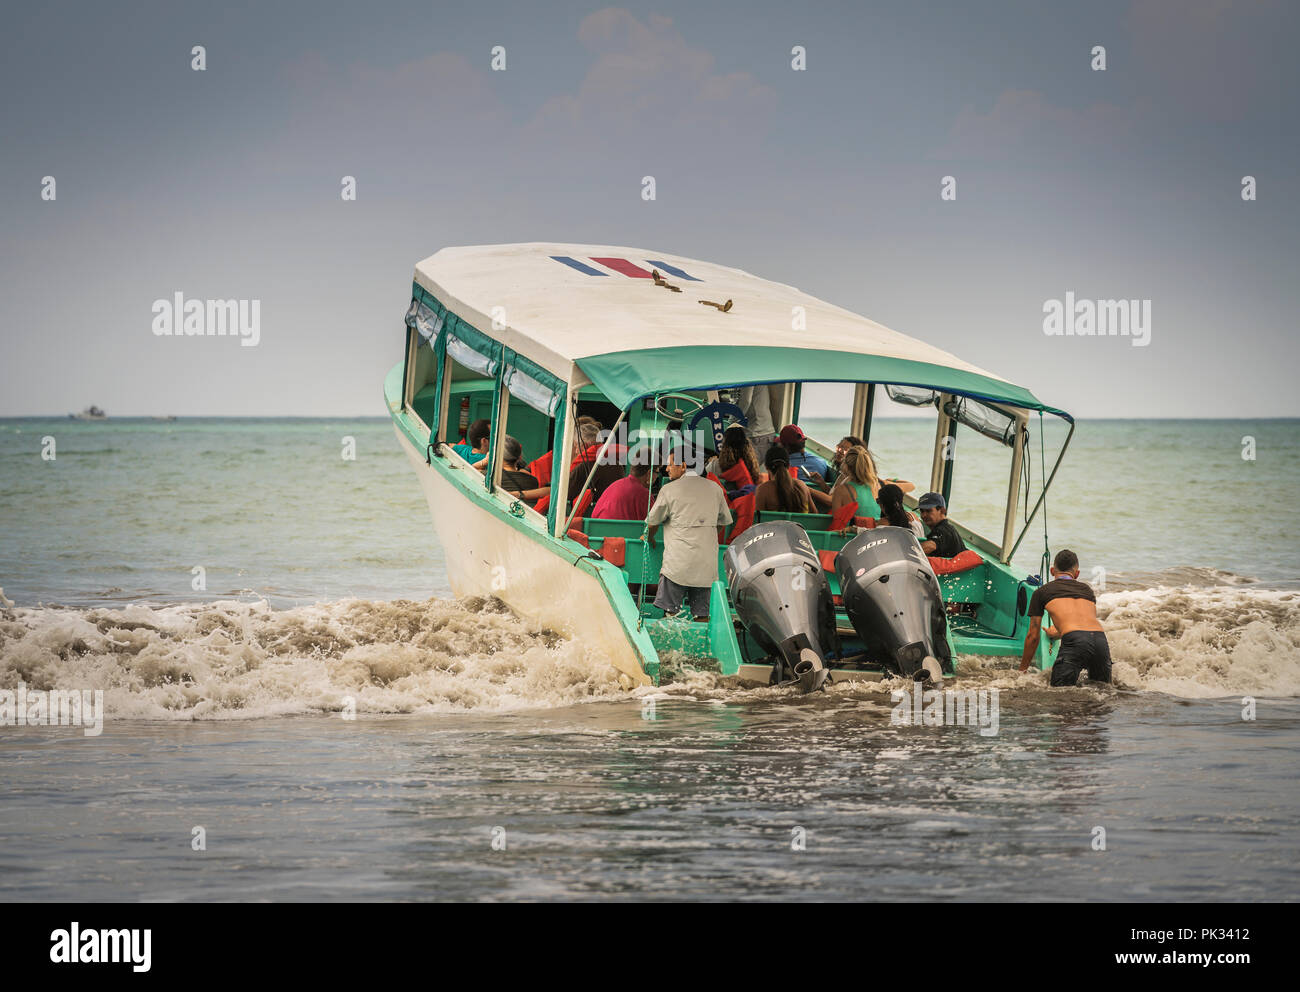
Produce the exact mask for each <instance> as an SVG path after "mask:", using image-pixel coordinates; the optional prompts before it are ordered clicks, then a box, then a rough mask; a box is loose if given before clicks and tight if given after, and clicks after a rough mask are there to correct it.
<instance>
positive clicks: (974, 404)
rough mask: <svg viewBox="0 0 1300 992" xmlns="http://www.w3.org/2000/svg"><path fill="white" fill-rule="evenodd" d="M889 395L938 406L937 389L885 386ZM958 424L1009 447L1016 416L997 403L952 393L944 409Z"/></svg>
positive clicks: (915, 403)
mask: <svg viewBox="0 0 1300 992" xmlns="http://www.w3.org/2000/svg"><path fill="white" fill-rule="evenodd" d="M885 390H886V391H887V392H888V393H889V398H890V399H891V400H893V401H894V402H895V403H902V404H905V405H906V406H932V407H934V408H935V409H936V410H937V409H938V408H939V402H940V397H939V393H938V392H937V391H935V390H933V389H917V388H916V387H915V386H886V387H885ZM944 412H945V413H947V414H948V416H949V417H951V418H952V419H953V420H955V421H957V423H959V424H965V425H966V426H967V427H969V428H970V429H971V430H973V431H975V432H976V433H977V434H983V435H984V436H985V437H987V438H989V439H991V440H993V441H997V442H998V443H999V444H1005V445H1006V446H1007V447H1012V446H1014V445H1015V443H1016V418H1015V417H1014V416H1012V415H1011V414H1009V413H1006V412H1005V411H1003V410H999V409H998V408H997V407H994V406H989V405H988V404H987V403H981V402H980V401H979V400H976V399H971V398H970V397H969V396H954V397H953V398H952V399H951V400H950V401H949V403H948V409H947V410H945V411H944Z"/></svg>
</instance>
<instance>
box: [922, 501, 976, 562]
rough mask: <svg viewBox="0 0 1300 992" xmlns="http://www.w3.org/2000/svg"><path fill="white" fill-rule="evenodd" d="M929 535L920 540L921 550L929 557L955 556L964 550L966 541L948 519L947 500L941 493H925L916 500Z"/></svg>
mask: <svg viewBox="0 0 1300 992" xmlns="http://www.w3.org/2000/svg"><path fill="white" fill-rule="evenodd" d="M916 508H917V509H918V510H920V511H921V519H922V520H923V521H924V522H925V526H926V529H927V530H928V531H929V535H930V536H929V537H928V538H927V539H926V540H924V541H922V542H921V550H922V551H924V552H925V553H926V554H927V555H928V556H929V557H931V558H956V557H957V556H958V555H959V554H961V553H962V552H963V551H965V550H966V542H965V541H963V540H962V539H961V535H960V534H958V533H957V528H956V527H954V526H953V525H952V521H950V520H949V519H948V501H947V500H945V499H944V498H943V495H942V494H941V493H926V494H925V495H924V496H922V497H921V498H920V499H919V500H917V503H916Z"/></svg>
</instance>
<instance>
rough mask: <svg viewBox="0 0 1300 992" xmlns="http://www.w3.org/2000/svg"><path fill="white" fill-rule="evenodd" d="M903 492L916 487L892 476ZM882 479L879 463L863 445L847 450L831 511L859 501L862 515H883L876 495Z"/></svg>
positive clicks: (859, 510)
mask: <svg viewBox="0 0 1300 992" xmlns="http://www.w3.org/2000/svg"><path fill="white" fill-rule="evenodd" d="M889 481H891V482H894V483H896V484H897V485H898V486H899V488H901V489H902V490H903V492H910V491H911V490H912V489H914V488H915V486H913V485H912V483H910V482H904V481H901V480H898V479H891V480H889ZM881 485H882V482H881V479H880V477H879V476H877V475H876V463H875V462H874V461H873V460H872V458H871V452H869V451H867V449H866V448H864V447H863V446H862V445H860V444H855V445H853V446H852V447H850V448H849V449H848V451H846V452H845V453H844V457H843V458H842V459H841V460H840V477H839V479H838V480H837V481H836V483H835V488H834V489H833V490H832V492H831V513H834V512H835V511H836V510H838V509H839V508H840V507H842V506H846V505H847V504H849V503H857V504H858V511H857V514H856V516H859V517H874V518H879V517H880V504H879V503H878V502H877V501H876V494H877V493H879V492H880V487H881Z"/></svg>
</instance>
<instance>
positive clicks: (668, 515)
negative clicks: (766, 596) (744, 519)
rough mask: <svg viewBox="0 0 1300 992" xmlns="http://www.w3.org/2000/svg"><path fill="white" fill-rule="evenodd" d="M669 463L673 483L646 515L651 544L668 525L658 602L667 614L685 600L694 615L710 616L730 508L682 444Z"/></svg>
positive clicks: (648, 537)
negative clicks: (687, 460) (688, 463)
mask: <svg viewBox="0 0 1300 992" xmlns="http://www.w3.org/2000/svg"><path fill="white" fill-rule="evenodd" d="M666 467H667V470H668V477H669V478H670V479H671V480H672V481H671V482H668V483H666V484H665V485H664V487H663V488H662V489H660V490H659V495H658V496H657V497H656V499H655V505H654V506H653V507H652V508H651V510H650V513H649V515H648V516H647V517H646V543H647V545H648V546H649V547H651V548H653V547H654V544H655V533H656V532H657V531H658V530H659V527H660V526H661V525H662V526H663V528H664V558H663V565H662V567H661V568H660V574H659V592H658V593H657V594H656V596H655V600H654V605H655V606H657V607H659V608H660V609H661V610H663V611H664V615H665V616H676V615H677V613H678V612H680V610H681V608H682V600H683V599H687V600H689V602H690V608H691V617H692V618H693V619H695V620H707V619H708V617H709V593H710V590H711V589H712V587H713V583H714V582H716V581H717V580H718V545H719V544H721V543H722V539H723V535H724V533H725V531H726V527H727V524H729V523H731V510H729V509H728V508H727V497H726V494H725V493H723V491H722V490H721V489H720V488H719V487H718V486H716V485H714V484H713V483H712V482H710V481H709V480H708V479H706V478H705V477H704V476H702V475H700V474H699V473H698V472H697V471H695V470H694V469H693V468H688V467H687V466H686V464H685V459H684V457H683V453H682V451H681V449H680V447H674V448H673V449H670V450H669V453H668V458H667V462H666Z"/></svg>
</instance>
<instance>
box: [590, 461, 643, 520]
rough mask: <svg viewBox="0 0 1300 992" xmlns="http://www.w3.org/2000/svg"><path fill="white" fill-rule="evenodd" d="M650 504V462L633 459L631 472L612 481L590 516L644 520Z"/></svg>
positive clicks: (608, 518) (605, 518) (606, 518)
mask: <svg viewBox="0 0 1300 992" xmlns="http://www.w3.org/2000/svg"><path fill="white" fill-rule="evenodd" d="M649 506H650V463H649V461H648V460H647V461H645V462H644V463H642V462H640V461H633V462H632V466H631V472H630V473H629V474H628V475H625V476H624V477H623V478H621V479H619V480H618V481H617V482H615V483H612V484H611V485H610V486H608V487H607V488H606V489H605V492H604V494H603V495H602V496H601V497H600V499H598V500H597V501H596V505H595V507H594V508H593V509H592V511H591V513H590V516H593V517H599V518H601V519H602V520H644V519H645V517H646V510H647V509H648V508H649Z"/></svg>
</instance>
